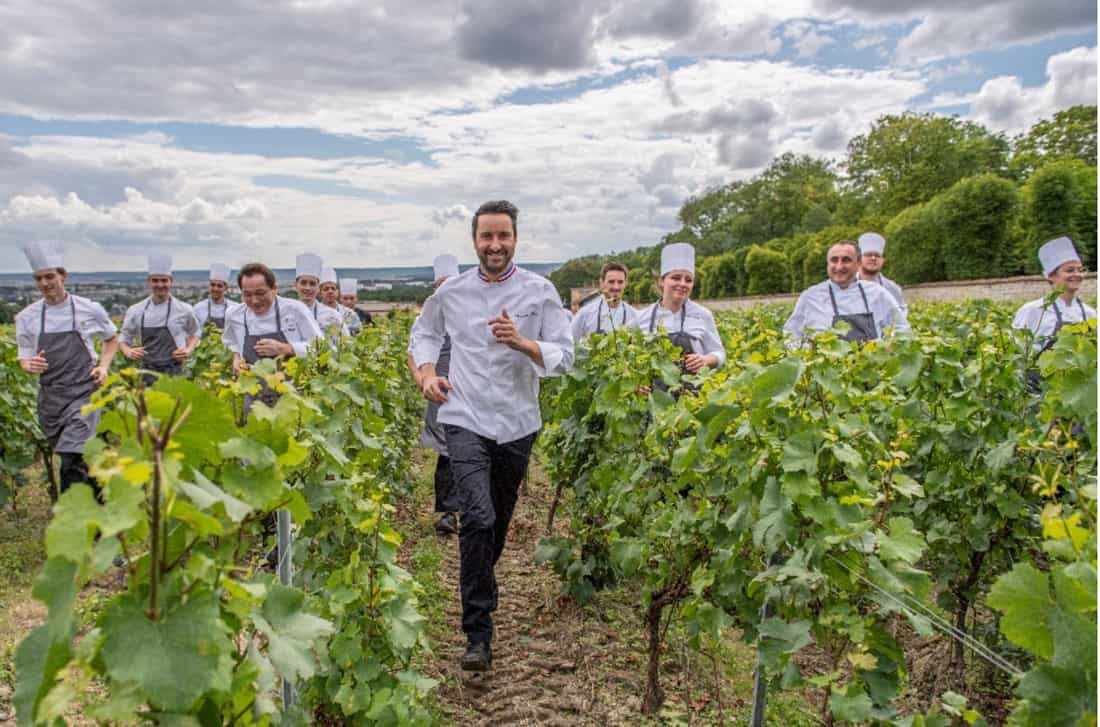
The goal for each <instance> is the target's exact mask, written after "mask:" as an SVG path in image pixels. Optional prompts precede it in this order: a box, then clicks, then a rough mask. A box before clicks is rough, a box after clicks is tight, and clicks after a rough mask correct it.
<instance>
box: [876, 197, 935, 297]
mask: <svg viewBox="0 0 1100 727" xmlns="http://www.w3.org/2000/svg"><path fill="white" fill-rule="evenodd" d="M883 234H884V236H885V237H886V240H887V243H888V244H889V246H890V247H891V248H892V249H893V250H895V252H894V253H893V254H891V255H890V256H889V258H888V260H889V268H890V276H891V277H892V278H894V279H895V280H897V282H898V283H900V284H902V285H906V284H911V283H926V282H929V281H932V280H943V279H944V278H945V277H946V273H945V272H944V260H943V255H942V250H941V245H942V243H943V239H944V234H945V233H944V223H943V217H942V215H941V214H940V206H939V205H938V204H936V203H934V202H927V203H925V204H916V205H913V206H912V207H909V208H907V209H905V210H903V211H902V212H901V214H899V215H897V216H896V217H894V219H892V220H890V224H888V225H887V226H886V229H885V231H884V233H883Z"/></svg>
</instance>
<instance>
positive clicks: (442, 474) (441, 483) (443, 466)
mask: <svg viewBox="0 0 1100 727" xmlns="http://www.w3.org/2000/svg"><path fill="white" fill-rule="evenodd" d="M454 489H455V488H454V480H453V477H452V474H451V458H450V457H447V456H446V455H442V454H441V455H439V457H438V459H436V461H435V511H436V512H455V511H457V510H458V508H457V507H456V506H455V504H454V499H455V495H454Z"/></svg>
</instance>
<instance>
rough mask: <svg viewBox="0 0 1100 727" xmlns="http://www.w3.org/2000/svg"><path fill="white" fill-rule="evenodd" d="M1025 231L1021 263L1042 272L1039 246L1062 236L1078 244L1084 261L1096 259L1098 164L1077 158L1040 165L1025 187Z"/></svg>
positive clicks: (1022, 266) (1023, 191)
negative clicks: (1096, 165)
mask: <svg viewBox="0 0 1100 727" xmlns="http://www.w3.org/2000/svg"><path fill="white" fill-rule="evenodd" d="M1022 197H1023V202H1024V207H1025V228H1026V234H1025V236H1024V238H1023V242H1022V244H1021V246H1020V250H1019V266H1020V267H1021V268H1022V269H1023V270H1024V271H1026V272H1029V273H1038V272H1040V268H1039V261H1038V258H1037V254H1038V250H1039V246H1040V245H1042V244H1043V243H1044V242H1046V241H1047V240H1051V239H1053V238H1055V237H1061V236H1063V235H1065V236H1067V237H1070V238H1072V239H1073V241H1074V242H1075V243H1077V247H1078V250H1079V252H1080V253H1081V257H1082V260H1083V261H1084V262H1085V264H1086V265H1089V266H1092V265H1094V264H1095V262H1096V167H1095V166H1088V165H1087V164H1085V163H1084V162H1082V161H1080V160H1078V159H1062V160H1058V161H1052V162H1049V163H1047V164H1044V165H1043V166H1041V167H1040V168H1039V169H1038V170H1036V172H1035V173H1034V174H1033V175H1031V177H1030V178H1029V179H1028V181H1027V184H1025V185H1024V187H1023V189H1022Z"/></svg>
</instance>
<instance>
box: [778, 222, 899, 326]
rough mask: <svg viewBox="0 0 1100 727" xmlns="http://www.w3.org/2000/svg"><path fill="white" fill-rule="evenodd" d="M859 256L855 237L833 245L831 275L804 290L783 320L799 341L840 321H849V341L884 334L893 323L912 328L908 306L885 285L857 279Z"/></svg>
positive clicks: (830, 257) (829, 264) (830, 253)
mask: <svg viewBox="0 0 1100 727" xmlns="http://www.w3.org/2000/svg"><path fill="white" fill-rule="evenodd" d="M858 258H859V250H858V247H857V246H856V243H854V242H852V241H851V240H841V241H840V242H838V243H836V244H835V245H833V246H832V247H830V248H829V253H828V255H827V263H828V271H829V279H828V280H826V281H824V282H821V283H818V284H817V285H812V286H810V287H809V288H806V290H804V291H802V295H800V296H798V302H797V303H795V306H794V312H793V313H791V317H790V318H788V319H787V322H786V323H785V324H783V330H784V331H786V332H787V333H788V334H789V335H790V336H791V337H792V338H793V339H794V340H795V341H796V342H799V343H801V341H802V339H803V338H805V337H806V336H807V335H810V334H813V333H815V332H817V331H824V330H826V329H828V328H832V327H833V324H835V323H837V322H838V321H844V322H846V323H847V324H848V325H849V329H848V332H847V333H845V334H844V338H845V340H848V341H859V342H864V341H870V340H873V339H877V338H881V337H882V333H883V331H884V330H886V329H887V328H890V327H893V329H894V331H895V332H896V333H902V332H907V331H909V319H908V318H907V317H906V315H905V310H904V309H903V308H901V307H900V306H899V305H898V304H897V301H895V300H894V297H893V296H892V295H890V294H889V293H887V292H886V289H885V288H883V287H882V286H881V285H876V284H873V283H862V282H860V281H859V280H857V279H856V270H857V269H858V266H859V262H858Z"/></svg>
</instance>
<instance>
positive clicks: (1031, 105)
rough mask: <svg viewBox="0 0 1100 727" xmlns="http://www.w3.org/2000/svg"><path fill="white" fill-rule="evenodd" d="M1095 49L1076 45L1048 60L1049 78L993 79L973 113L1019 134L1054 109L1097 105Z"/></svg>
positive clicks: (984, 86)
mask: <svg viewBox="0 0 1100 727" xmlns="http://www.w3.org/2000/svg"><path fill="white" fill-rule="evenodd" d="M1096 63H1097V54H1096V48H1095V47H1093V48H1074V49H1073V50H1070V51H1067V52H1065V53H1059V54H1056V55H1053V56H1051V57H1050V58H1049V59H1048V60H1047V81H1046V83H1044V84H1043V85H1041V86H1034V87H1030V88H1029V87H1025V86H1024V85H1023V84H1022V83H1021V82H1020V79H1019V78H1017V77H1015V76H1001V77H998V78H992V79H990V80H988V81H986V82H985V83H983V84H982V87H981V89H980V90H979V91H978V93H977V94H975V95H974V96H973V98H972V100H971V115H972V116H973V117H974V118H975V120H977V121H979V122H981V123H983V124H986V125H987V126H989V127H990V128H992V129H996V130H1001V131H1007V132H1009V133H1018V132H1021V131H1025V130H1027V128H1028V127H1030V126H1031V125H1032V124H1034V123H1035V122H1037V121H1038V120H1039V119H1041V118H1043V117H1047V116H1051V115H1052V114H1053V113H1054V112H1055V111H1058V110H1060V109H1064V108H1068V107H1070V106H1074V105H1077V104H1091V105H1095V104H1096V82H1097V75H1096Z"/></svg>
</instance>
